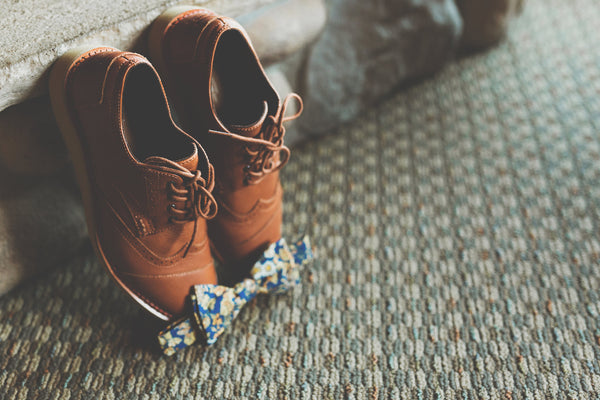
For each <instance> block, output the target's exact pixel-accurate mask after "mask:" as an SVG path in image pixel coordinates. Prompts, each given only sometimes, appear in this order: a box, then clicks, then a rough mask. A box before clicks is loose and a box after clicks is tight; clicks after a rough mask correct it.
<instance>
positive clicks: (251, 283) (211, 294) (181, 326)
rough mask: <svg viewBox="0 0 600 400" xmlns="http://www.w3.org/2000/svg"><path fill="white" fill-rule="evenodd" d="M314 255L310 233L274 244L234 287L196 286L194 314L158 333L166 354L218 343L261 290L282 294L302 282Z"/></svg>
mask: <svg viewBox="0 0 600 400" xmlns="http://www.w3.org/2000/svg"><path fill="white" fill-rule="evenodd" d="M312 258H313V253H312V250H311V246H310V240H309V238H308V237H307V236H305V237H304V238H302V240H300V241H299V242H297V243H296V244H293V245H289V246H288V244H287V243H286V241H285V239H280V240H279V241H277V242H275V243H273V244H272V245H271V246H269V248H268V249H267V250H266V251H265V252H264V253H263V255H262V256H261V258H260V260H258V261H257V262H256V263H255V264H254V267H252V270H251V271H250V275H251V276H252V278H248V279H244V280H243V281H242V282H240V283H238V284H236V285H235V286H234V287H227V286H220V285H195V286H193V287H192V289H191V293H190V300H191V302H192V306H193V317H188V318H182V319H179V320H177V321H175V322H174V323H172V324H171V325H169V326H168V327H167V328H166V329H165V330H163V331H162V332H160V333H159V334H158V343H159V345H160V347H161V349H162V351H163V353H165V354H166V355H168V356H170V355H173V354H175V352H176V351H177V350H179V349H182V348H185V347H188V346H190V345H192V344H193V343H195V342H196V341H198V340H203V341H205V342H206V344H208V345H211V344H213V343H215V342H216V341H217V339H218V337H219V336H220V335H221V334H222V333H223V332H224V331H225V329H227V327H228V326H229V325H231V322H232V321H233V320H234V319H235V317H236V316H237V315H238V313H239V312H240V310H241V309H242V307H243V306H244V305H245V304H246V303H248V302H249V301H250V300H252V299H253V298H254V297H256V295H257V294H259V293H275V294H276V293H283V292H286V291H287V290H289V289H290V288H292V287H293V286H295V285H297V284H298V283H299V282H300V271H299V267H300V266H301V265H304V264H305V263H306V262H308V261H309V260H311V259H312Z"/></svg>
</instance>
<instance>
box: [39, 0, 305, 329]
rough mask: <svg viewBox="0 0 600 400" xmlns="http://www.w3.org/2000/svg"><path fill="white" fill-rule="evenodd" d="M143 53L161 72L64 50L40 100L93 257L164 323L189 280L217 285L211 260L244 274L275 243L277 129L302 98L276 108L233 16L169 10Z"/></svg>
mask: <svg viewBox="0 0 600 400" xmlns="http://www.w3.org/2000/svg"><path fill="white" fill-rule="evenodd" d="M149 48H150V55H151V59H152V61H153V62H154V65H156V66H157V68H158V72H157V70H156V69H155V68H154V66H153V65H152V64H151V63H150V62H149V61H148V60H147V59H146V58H145V57H143V56H142V55H140V54H136V53H132V52H122V51H119V50H117V49H114V48H110V47H97V48H93V49H89V48H86V49H73V50H72V51H69V52H67V53H66V54H65V55H63V56H62V57H60V58H59V59H58V60H57V62H56V63H55V65H54V66H53V69H52V71H51V76H50V93H51V100H52V105H53V109H54V113H55V116H56V120H57V122H58V125H59V127H60V129H61V132H62V133H63V137H64V139H65V142H66V143H67V147H68V149H69V151H70V154H71V158H72V161H73V163H74V166H75V170H76V175H77V180H78V183H79V186H80V189H81V194H82V200H83V203H84V206H85V210H86V220H87V224H88V230H89V234H90V239H91V241H92V244H93V247H94V249H95V250H96V252H97V255H98V258H99V259H100V260H101V261H102V263H103V264H104V265H105V266H106V268H107V270H108V271H109V273H110V275H111V276H112V277H113V278H114V280H115V281H116V282H117V283H118V284H119V285H120V286H121V287H122V288H123V289H124V290H125V291H126V292H127V293H128V294H129V295H130V296H131V297H132V298H133V299H135V300H136V301H137V302H138V303H139V304H140V305H142V306H143V307H144V308H145V309H146V310H148V311H149V312H151V313H152V314H154V315H155V316H157V317H159V318H161V319H164V320H169V319H172V318H173V317H175V316H178V315H181V314H182V313H183V311H184V306H185V298H186V296H187V294H188V293H189V290H190V287H191V286H193V285H196V284H216V283H217V272H216V269H215V265H214V262H213V256H214V258H216V259H217V260H218V261H219V262H220V264H221V265H223V266H224V267H225V275H226V276H229V277H232V276H234V277H240V278H241V277H243V275H244V274H245V273H246V272H247V271H248V268H249V267H250V266H251V265H252V263H253V262H254V260H255V259H256V258H257V257H258V256H259V255H260V254H261V253H262V251H263V250H264V249H265V248H266V247H268V245H269V244H270V243H273V242H275V241H277V240H278V239H279V238H280V237H281V222H282V206H281V203H282V188H281V185H280V181H279V173H278V171H279V169H280V168H281V167H282V166H283V165H284V164H285V163H286V162H287V160H288V158H289V154H290V152H289V149H288V148H287V147H286V146H285V145H284V143H283V137H284V134H285V128H284V127H283V122H285V121H286V120H288V119H291V118H295V117H297V116H298V114H299V112H298V113H297V114H296V115H293V116H291V117H286V116H285V111H286V107H287V105H288V103H289V101H290V100H292V99H296V100H297V101H299V103H300V110H301V104H302V103H301V100H300V98H299V97H298V96H297V95H295V94H291V95H289V96H288V97H287V98H286V99H285V101H283V102H281V100H280V98H279V96H278V94H277V92H276V91H275V90H274V89H273V87H272V85H271V84H270V83H269V80H268V79H267V77H266V75H265V73H264V70H263V68H262V66H261V64H260V61H259V60H258V57H257V55H256V53H255V51H254V49H253V47H252V45H251V43H250V40H249V38H248V35H247V34H246V32H245V31H244V29H243V28H242V27H241V26H240V25H239V24H238V23H237V22H236V21H235V20H233V19H231V18H227V17H223V16H219V15H217V14H215V13H213V12H211V11H208V10H204V9H198V8H193V7H175V8H172V9H169V10H167V11H166V12H164V13H163V14H162V15H161V16H160V17H159V18H158V19H157V20H156V21H155V22H154V23H153V25H152V27H151V30H150V34H149ZM159 72H160V75H159ZM161 77H162V78H163V80H161ZM163 81H164V82H165V86H164V87H163V83H162V82H163ZM165 88H166V92H165ZM167 94H168V99H169V100H168V99H167ZM171 110H173V111H175V113H174V115H176V116H177V123H175V122H174V120H173V116H172V114H171Z"/></svg>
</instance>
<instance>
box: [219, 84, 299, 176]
mask: <svg viewBox="0 0 600 400" xmlns="http://www.w3.org/2000/svg"><path fill="white" fill-rule="evenodd" d="M292 99H294V100H296V101H297V102H298V105H299V107H298V111H297V112H296V113H295V114H294V115H290V116H287V117H286V116H285V112H286V110H287V108H288V105H289V103H290V101H291V100H292ZM302 109H303V104H302V98H301V97H300V96H298V95H297V94H296V93H290V94H289V95H287V96H286V98H285V100H284V101H283V104H282V105H281V108H280V109H279V112H278V113H277V115H275V116H273V115H269V116H267V118H266V119H265V121H264V123H263V126H262V128H261V131H260V133H259V134H258V135H257V136H256V137H246V136H241V135H237V134H233V133H226V132H220V131H215V130H211V131H210V132H211V133H214V134H218V135H222V136H234V137H235V138H236V139H238V140H240V141H242V142H244V143H245V146H244V157H245V159H246V165H245V166H244V175H245V178H244V181H245V183H246V184H247V185H253V184H256V183H259V182H260V181H261V180H262V179H263V178H264V177H265V176H266V175H268V174H270V173H272V172H275V171H278V170H280V169H281V168H282V167H283V166H284V165H285V164H286V163H287V162H288V160H289V158H290V149H289V148H288V147H287V146H285V145H284V144H283V137H284V136H285V127H284V126H283V123H284V122H287V121H291V120H293V119H296V118H298V117H299V116H300V114H302ZM276 156H279V157H276Z"/></svg>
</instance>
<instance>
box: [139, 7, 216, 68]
mask: <svg viewBox="0 0 600 400" xmlns="http://www.w3.org/2000/svg"><path fill="white" fill-rule="evenodd" d="M188 11H204V12H206V13H207V14H209V13H210V14H212V11H209V10H206V9H203V8H200V7H198V6H186V5H181V6H174V7H171V8H168V9H167V10H166V11H164V12H163V13H162V14H160V15H159V16H158V17H157V18H156V19H155V20H154V22H153V23H152V26H151V27H150V32H149V34H148V48H149V50H150V58H151V60H152V63H153V64H154V65H155V66H156V68H157V69H158V70H159V71H160V72H161V73H163V74H164V72H165V59H164V54H163V48H162V47H163V46H162V39H163V36H164V33H165V31H166V30H167V28H168V27H169V25H170V24H171V22H172V21H173V20H175V19H176V18H177V17H178V16H179V15H181V14H183V13H186V12H188Z"/></svg>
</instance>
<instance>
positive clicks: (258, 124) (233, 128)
mask: <svg viewBox="0 0 600 400" xmlns="http://www.w3.org/2000/svg"><path fill="white" fill-rule="evenodd" d="M268 111H269V107H268V105H267V102H266V101H265V102H263V108H262V113H261V115H260V116H259V117H258V119H256V120H255V121H254V122H251V123H249V124H246V125H239V124H229V125H227V126H226V128H227V130H229V132H231V133H235V134H238V135H240V136H247V137H255V136H257V135H258V134H259V133H260V131H261V129H262V126H263V123H264V122H265V119H267V113H268Z"/></svg>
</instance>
